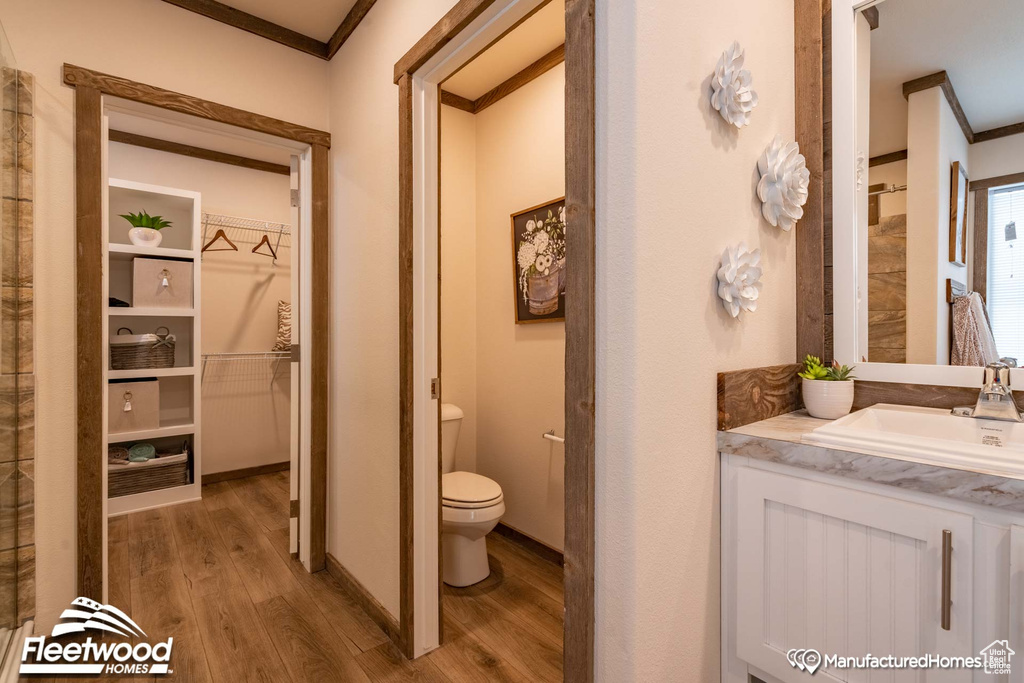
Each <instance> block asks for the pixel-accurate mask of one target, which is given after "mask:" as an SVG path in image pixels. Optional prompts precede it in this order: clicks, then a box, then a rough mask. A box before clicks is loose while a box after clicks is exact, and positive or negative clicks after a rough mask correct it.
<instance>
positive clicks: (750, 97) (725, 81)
mask: <svg viewBox="0 0 1024 683" xmlns="http://www.w3.org/2000/svg"><path fill="white" fill-rule="evenodd" d="M751 80H752V79H751V76H750V71H748V70H747V69H744V68H743V48H742V47H740V44H739V42H735V41H734V42H733V44H732V45H730V46H729V49H727V50H726V51H725V52H723V53H722V56H721V57H719V59H718V64H717V65H716V66H715V73H714V74H713V75H712V76H711V90H712V93H711V106H712V107H714V108H715V111H717V112H718V113H719V114H721V115H722V118H723V119H725V120H726V122H727V123H729V124H731V125H733V126H736V127H737V128H742V127H743V126H746V125H748V124H749V123H750V112H752V111H753V110H754V107H756V106H757V93H756V92H754V90H753V89H752V88H751V87H750V83H751Z"/></svg>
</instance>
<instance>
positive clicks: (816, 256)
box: [794, 0, 829, 361]
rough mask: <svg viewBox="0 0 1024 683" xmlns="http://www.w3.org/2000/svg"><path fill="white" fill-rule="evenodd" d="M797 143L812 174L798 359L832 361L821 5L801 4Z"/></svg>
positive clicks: (801, 230)
mask: <svg viewBox="0 0 1024 683" xmlns="http://www.w3.org/2000/svg"><path fill="white" fill-rule="evenodd" d="M794 9H795V12H794V17H795V21H794V23H795V39H796V50H795V61H796V64H795V80H796V97H795V100H796V140H797V142H798V143H799V145H800V151H801V153H802V154H803V155H804V159H805V162H806V164H807V170H808V171H809V172H810V176H811V178H810V185H809V186H808V192H807V203H806V204H805V205H804V215H803V218H801V219H800V221H799V222H798V223H797V225H796V271H797V280H796V289H797V291H796V307H797V311H796V320H797V323H796V327H797V329H796V355H797V358H796V359H794V360H797V361H799V359H801V358H803V357H804V355H806V354H811V355H813V356H818V357H820V358H827V356H828V355H829V354H827V353H826V342H825V284H824V283H825V248H824V244H825V242H824V235H825V207H824V203H825V192H824V180H825V159H824V153H825V136H824V118H823V116H824V106H825V105H824V100H823V97H824V89H823V88H824V86H823V82H824V80H823V79H824V75H823V58H822V54H823V52H822V51H823V49H824V45H823V42H822V40H823V38H822V36H823V31H822V4H821V0H795V8H794Z"/></svg>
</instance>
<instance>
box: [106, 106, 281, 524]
mask: <svg viewBox="0 0 1024 683" xmlns="http://www.w3.org/2000/svg"><path fill="white" fill-rule="evenodd" d="M107 125H108V139H109V142H108V144H107V158H106V175H107V202H106V206H105V207H104V212H105V216H106V222H107V248H106V254H105V266H106V267H105V270H104V288H105V291H104V297H105V301H106V302H107V308H106V315H105V322H106V324H105V332H106V339H105V340H104V342H105V346H106V348H107V350H108V359H107V364H106V369H105V372H106V385H107V389H108V395H107V406H106V411H107V414H106V419H105V420H104V424H105V425H106V432H105V439H106V445H107V465H106V486H107V488H106V493H107V513H108V515H109V516H111V517H113V516H118V515H122V514H126V513H129V512H136V511H139V510H146V509H152V508H158V507H162V506H166V505H171V504H175V503H180V502H184V501H190V500H198V499H201V497H202V484H203V483H206V484H210V483H212V482H220V481H233V480H236V479H241V478H244V477H248V476H253V475H257V474H267V473H270V472H284V473H285V474H284V475H282V476H289V477H290V471H291V470H292V464H293V460H295V459H296V458H297V448H298V446H297V440H298V435H297V433H296V431H297V429H298V427H297V425H298V419H299V414H298V406H297V404H298V400H297V384H295V385H293V381H294V382H297V381H298V377H293V375H297V374H298V373H297V372H295V371H294V370H295V368H297V364H296V365H295V367H293V360H295V361H297V360H298V359H297V358H294V359H293V353H292V344H293V342H294V341H295V340H293V336H292V305H293V301H297V286H298V281H297V278H295V277H293V272H294V271H295V269H297V267H298V253H297V249H295V248H293V247H294V244H293V239H292V226H293V224H294V223H295V221H296V220H297V215H298V214H297V209H296V208H295V207H294V206H293V203H294V201H293V200H294V197H295V194H294V193H293V192H292V190H293V185H294V184H295V182H296V180H295V175H294V174H293V172H292V166H293V164H292V161H291V157H290V154H289V152H288V151H287V150H274V149H273V148H269V147H268V148H266V149H263V148H262V147H261V146H259V145H255V144H253V143H251V142H249V141H245V142H244V143H243V142H242V141H240V140H235V139H232V138H230V137H224V136H216V135H215V134H213V133H209V132H199V131H195V130H190V129H188V128H186V127H180V128H179V127H175V126H173V125H170V124H168V123H166V122H156V121H152V120H148V119H146V118H145V117H140V116H135V115H132V114H130V113H121V112H116V111H115V112H112V113H111V114H110V115H109V117H108V121H107ZM204 136H205V138H207V139H206V140H205V141H206V142H207V143H208V144H209V143H216V145H217V147H218V148H219V149H237V151H238V152H245V154H246V155H254V154H255V155H259V156H257V157H256V159H253V158H252V156H246V155H242V154H228V153H219V154H211V155H207V156H208V157H209V158H200V157H197V156H195V155H194V154H188V153H186V150H188V149H195V148H197V145H196V143H197V142H203V141H204ZM214 138H220V139H216V140H215V139H214ZM185 142H187V143H188V145H187V146H186V145H185ZM232 145H233V146H234V147H232ZM211 146H212V145H211ZM200 149H202V148H201V147H200ZM260 157H262V159H264V160H263V161H261V160H260ZM240 159H241V161H239V160H240ZM268 159H269V160H268ZM293 397H294V398H295V400H294V401H293ZM293 403H294V405H293ZM278 479H280V477H279V478H278ZM296 485H297V483H296V482H292V484H291V487H290V488H291V491H290V493H291V495H290V496H289V497H290V498H291V499H292V500H295V499H296V498H297V495H295V487H296ZM250 488H251V487H250ZM271 497H272V496H271V492H268V493H267V498H268V500H269V498H271ZM256 498H257V500H255V501H253V504H254V505H257V506H258V505H259V504H260V501H259V500H258V498H259V495H257V496H256ZM284 524H285V526H286V528H287V526H288V522H287V519H286V520H285V521H284ZM292 535H293V537H294V530H293V534H292Z"/></svg>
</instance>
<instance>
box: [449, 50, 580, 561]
mask: <svg viewBox="0 0 1024 683" xmlns="http://www.w3.org/2000/svg"><path fill="white" fill-rule="evenodd" d="M564 103H565V69H564V68H563V67H562V66H558V67H556V68H555V69H552V70H551V71H549V72H547V73H546V74H544V75H543V76H541V77H540V78H538V79H537V80H535V81H533V82H532V83H530V84H529V85H527V86H526V87H524V88H521V89H520V90H518V91H516V92H515V93H513V94H512V95H510V96H509V97H506V98H505V99H503V100H501V101H500V102H498V103H497V104H495V105H493V106H491V107H488V108H487V109H486V110H484V111H483V112H481V113H480V114H477V115H476V116H475V117H472V116H470V115H469V114H467V113H465V112H462V111H459V110H457V109H453V108H450V107H444V108H443V109H442V113H441V120H442V153H441V158H442V181H441V188H442V193H443V194H442V228H441V243H442V247H441V248H442V260H441V271H442V277H441V281H442V295H441V296H442V301H441V306H442V332H441V334H442V340H441V343H442V351H441V353H442V359H441V368H442V370H441V372H442V393H443V396H444V397H445V398H444V400H445V401H446V402H447V401H451V402H453V403H456V404H458V405H459V406H460V407H462V408H463V410H464V411H465V412H466V419H465V420H464V422H463V429H464V432H463V434H460V436H459V450H458V452H457V453H456V457H457V459H456V462H457V465H458V467H459V468H462V469H468V470H470V471H475V472H479V473H480V474H483V475H485V476H487V477H490V478H492V479H494V480H495V481H496V482H498V484H500V485H501V488H502V492H503V494H504V496H505V506H506V512H505V516H504V517H503V518H502V521H503V522H505V523H506V524H508V525H510V526H512V527H514V528H516V529H518V530H520V531H522V532H524V533H526V534H529V535H530V536H532V537H534V538H536V539H537V540H539V541H542V542H544V543H546V544H548V545H550V546H552V547H555V548H559V549H560V548H562V545H563V537H564V501H565V498H564V486H563V479H564V477H563V471H564V468H565V458H564V448H563V447H562V446H560V445H557V444H554V443H552V442H551V441H547V440H545V439H542V438H541V434H543V433H544V432H546V431H549V430H552V429H553V430H554V431H555V433H556V434H558V435H559V436H562V435H564V433H565V430H564V416H565V405H564V402H565V392H564V388H565V381H564V376H565V324H564V323H562V322H553V323H535V324H529V325H516V324H515V314H514V310H513V306H514V301H515V299H514V297H515V289H514V282H513V277H512V273H513V262H512V243H511V234H510V231H511V225H510V216H511V215H512V214H513V213H516V212H519V211H522V210H523V209H527V208H529V207H531V206H537V205H539V204H544V203H547V202H549V201H551V200H554V199H557V198H558V197H561V196H563V195H564V194H565V106H564ZM474 118H475V120H474ZM470 136H473V137H472V138H470ZM469 154H475V157H474V158H475V161H469V160H467V157H468V155H469ZM446 159H447V161H446ZM473 172H475V175H472V176H469V175H468V174H469V173H473ZM474 193H475V201H473V202H472V204H471V203H470V202H468V201H466V200H465V199H464V198H465V197H468V196H470V195H471V194H474ZM445 199H447V200H448V201H447V203H445ZM473 204H475V207H476V211H475V214H471V213H467V212H468V211H470V207H471V206H472V205H473ZM470 247H473V248H474V251H472V252H469V251H468V249H469V248H470ZM446 256H447V258H446ZM470 269H473V270H474V271H475V272H474V273H470V272H468V271H469V270H470ZM470 287H474V288H475V292H473V291H469V288H470ZM470 306H474V307H475V312H474V311H472V310H470V308H469V307H470ZM469 335H472V340H471V339H470V336H469ZM467 380H468V381H467ZM463 399H464V400H465V401H466V403H467V404H469V407H467V405H464V404H463V403H460V400H463ZM473 404H475V409H474V407H473ZM467 427H468V429H467Z"/></svg>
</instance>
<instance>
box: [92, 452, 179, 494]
mask: <svg viewBox="0 0 1024 683" xmlns="http://www.w3.org/2000/svg"><path fill="white" fill-rule="evenodd" d="M177 450H179V451H181V452H180V453H177V454H167V455H164V454H160V455H159V456H158V457H156V458H153V459H152V460H147V461H146V462H128V461H124V464H123V465H121V464H119V465H115V464H114V463H113V461H109V463H110V464H108V465H107V497H109V498H119V497H121V496H130V495H132V494H135V493H146V492H147V491H156V490H158V489H169V488H173V487H175V486H185V485H187V484H191V483H192V482H191V480H190V478H189V472H188V455H189V453H188V445H187V444H185V445H184V446H182V447H181V448H179V449H177Z"/></svg>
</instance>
